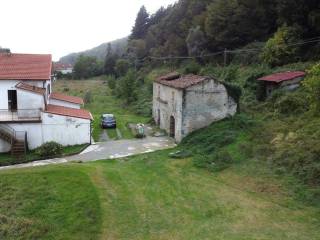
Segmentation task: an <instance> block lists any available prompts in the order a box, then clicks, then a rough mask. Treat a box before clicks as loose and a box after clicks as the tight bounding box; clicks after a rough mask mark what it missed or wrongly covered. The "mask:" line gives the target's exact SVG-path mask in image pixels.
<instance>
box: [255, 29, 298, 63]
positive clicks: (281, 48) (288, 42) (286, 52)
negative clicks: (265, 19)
mask: <svg viewBox="0 0 320 240" xmlns="http://www.w3.org/2000/svg"><path fill="white" fill-rule="evenodd" d="M299 40H300V29H297V28H294V27H287V26H282V27H280V28H279V29H278V31H277V32H276V33H275V34H274V36H273V37H272V38H270V39H269V40H268V42H267V43H266V45H265V47H264V49H263V52H262V55H261V57H262V59H263V61H264V62H265V63H266V64H268V65H270V66H272V67H274V66H281V65H284V64H287V63H290V62H296V61H297V60H298V56H299V52H300V47H299V46H298V45H296V46H292V44H294V43H296V42H299Z"/></svg>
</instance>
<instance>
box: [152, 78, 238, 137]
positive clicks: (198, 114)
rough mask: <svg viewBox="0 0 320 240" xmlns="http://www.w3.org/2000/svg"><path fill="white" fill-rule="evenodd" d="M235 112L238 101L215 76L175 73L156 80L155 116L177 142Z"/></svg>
mask: <svg viewBox="0 0 320 240" xmlns="http://www.w3.org/2000/svg"><path fill="white" fill-rule="evenodd" d="M236 112H237V104H236V102H235V101H234V99H233V98H232V97H230V96H229V95H228V92H227V89H226V87H225V86H224V85H223V84H221V83H219V82H218V81H217V80H216V79H213V78H210V77H204V76H197V75H185V76H181V75H179V74H177V73H174V74H168V75H166V76H163V77H160V78H158V79H156V80H155V81H154V84H153V118H154V120H155V122H156V123H157V124H158V125H159V126H160V128H161V129H164V130H165V131H166V132H167V133H168V134H169V135H170V136H171V137H173V138H175V139H176V141H177V142H180V141H181V140H182V139H183V138H184V137H185V136H187V135H188V134H189V133H191V132H193V131H195V130H197V129H200V128H203V127H206V126H208V125H210V124H211V123H213V122H215V121H218V120H221V119H224V118H226V117H228V116H233V115H234V114H235V113H236Z"/></svg>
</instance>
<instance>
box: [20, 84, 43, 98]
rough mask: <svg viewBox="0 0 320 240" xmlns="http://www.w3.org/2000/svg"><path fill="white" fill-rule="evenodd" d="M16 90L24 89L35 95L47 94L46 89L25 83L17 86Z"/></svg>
mask: <svg viewBox="0 0 320 240" xmlns="http://www.w3.org/2000/svg"><path fill="white" fill-rule="evenodd" d="M16 88H18V89H22V90H25V91H29V92H34V93H37V94H41V95H44V94H45V93H46V89H45V88H39V87H36V86H32V85H29V84H26V83H23V82H20V83H18V84H17V85H16Z"/></svg>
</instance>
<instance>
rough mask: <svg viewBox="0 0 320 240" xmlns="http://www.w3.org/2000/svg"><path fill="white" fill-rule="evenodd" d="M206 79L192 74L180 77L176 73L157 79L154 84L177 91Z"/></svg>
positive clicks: (206, 78)
mask: <svg viewBox="0 0 320 240" xmlns="http://www.w3.org/2000/svg"><path fill="white" fill-rule="evenodd" d="M208 79H209V78H208V77H204V76H198V75H193V74H189V75H185V76H180V75H178V74H177V73H171V74H167V75H165V76H162V77H159V78H158V79H156V80H155V82H157V83H160V84H163V85H166V86H169V87H173V88H177V89H185V88H188V87H191V86H193V85H196V84H198V83H201V82H203V81H205V80H208Z"/></svg>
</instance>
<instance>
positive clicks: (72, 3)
mask: <svg viewBox="0 0 320 240" xmlns="http://www.w3.org/2000/svg"><path fill="white" fill-rule="evenodd" d="M174 2H175V0H1V1H0V9H1V13H0V23H1V32H0V46H1V47H6V48H10V49H11V51H12V52H19V53H51V54H52V55H53V58H54V60H58V59H59V58H60V57H62V56H64V55H66V54H68V53H72V52H78V51H83V50H86V49H90V48H92V47H95V46H97V45H99V44H101V43H104V42H108V41H112V40H115V39H118V38H122V37H125V36H127V35H129V33H130V31H131V29H132V26H133V24H134V21H135V18H136V15H137V13H138V11H139V9H140V7H141V6H142V5H145V6H146V8H147V10H148V11H149V12H151V13H153V12H155V11H156V10H157V9H158V8H160V7H161V6H167V5H169V4H172V3H174Z"/></svg>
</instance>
